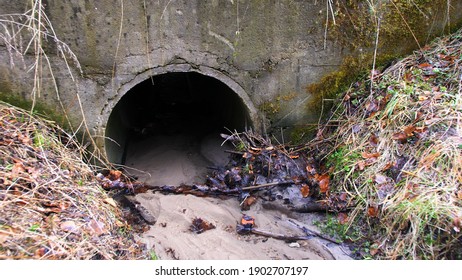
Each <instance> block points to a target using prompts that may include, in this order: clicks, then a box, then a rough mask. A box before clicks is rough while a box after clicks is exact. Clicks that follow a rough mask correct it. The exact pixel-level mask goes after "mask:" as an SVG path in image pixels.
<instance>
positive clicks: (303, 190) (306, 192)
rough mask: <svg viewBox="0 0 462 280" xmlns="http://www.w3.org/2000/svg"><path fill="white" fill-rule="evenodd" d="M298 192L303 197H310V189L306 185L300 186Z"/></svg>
mask: <svg viewBox="0 0 462 280" xmlns="http://www.w3.org/2000/svg"><path fill="white" fill-rule="evenodd" d="M300 191H301V193H302V196H303V197H308V196H310V187H309V186H308V185H307V184H302V187H301V188H300Z"/></svg>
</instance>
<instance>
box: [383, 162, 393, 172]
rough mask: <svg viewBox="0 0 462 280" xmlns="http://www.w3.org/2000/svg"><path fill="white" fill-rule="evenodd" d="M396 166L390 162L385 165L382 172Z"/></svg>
mask: <svg viewBox="0 0 462 280" xmlns="http://www.w3.org/2000/svg"><path fill="white" fill-rule="evenodd" d="M394 165H395V163H394V162H388V163H387V164H385V166H384V167H383V168H382V171H387V170H388V169H390V168H392V167H393V166H394Z"/></svg>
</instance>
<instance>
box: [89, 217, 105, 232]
mask: <svg viewBox="0 0 462 280" xmlns="http://www.w3.org/2000/svg"><path fill="white" fill-rule="evenodd" d="M88 229H89V230H90V232H91V233H92V234H93V235H96V236H100V235H103V234H105V233H106V230H105V229H104V223H102V222H98V221H96V220H95V219H91V221H90V222H89V223H88Z"/></svg>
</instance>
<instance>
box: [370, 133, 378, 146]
mask: <svg viewBox="0 0 462 280" xmlns="http://www.w3.org/2000/svg"><path fill="white" fill-rule="evenodd" d="M378 143H379V138H378V137H377V136H376V135H375V134H374V133H372V134H371V136H369V144H371V146H373V147H376V146H377V144H378Z"/></svg>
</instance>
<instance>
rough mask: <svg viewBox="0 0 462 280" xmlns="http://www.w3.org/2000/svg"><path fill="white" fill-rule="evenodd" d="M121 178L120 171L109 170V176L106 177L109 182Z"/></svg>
mask: <svg viewBox="0 0 462 280" xmlns="http://www.w3.org/2000/svg"><path fill="white" fill-rule="evenodd" d="M121 176H122V171H119V170H111V171H109V175H108V176H107V178H108V179H109V180H111V181H115V180H119V179H120V177H121Z"/></svg>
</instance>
